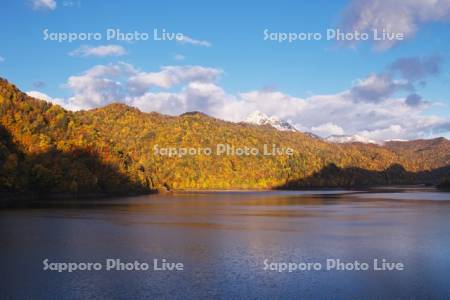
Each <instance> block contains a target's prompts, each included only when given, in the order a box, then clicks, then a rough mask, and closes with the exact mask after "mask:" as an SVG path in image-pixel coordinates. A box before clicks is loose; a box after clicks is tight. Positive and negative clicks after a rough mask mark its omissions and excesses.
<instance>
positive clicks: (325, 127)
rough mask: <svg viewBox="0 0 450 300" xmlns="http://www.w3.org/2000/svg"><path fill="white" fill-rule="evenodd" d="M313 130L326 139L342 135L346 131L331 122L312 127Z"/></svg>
mask: <svg viewBox="0 0 450 300" xmlns="http://www.w3.org/2000/svg"><path fill="white" fill-rule="evenodd" d="M311 130H312V131H314V132H315V133H316V134H317V135H320V136H323V137H326V136H329V135H342V134H344V129H342V127H340V126H338V125H336V124H333V123H331V122H327V123H324V124H321V125H319V126H313V127H311Z"/></svg>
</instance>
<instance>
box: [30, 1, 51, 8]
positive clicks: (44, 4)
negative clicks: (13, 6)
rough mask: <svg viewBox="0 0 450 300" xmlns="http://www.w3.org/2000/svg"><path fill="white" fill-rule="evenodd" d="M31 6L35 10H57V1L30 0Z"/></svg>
mask: <svg viewBox="0 0 450 300" xmlns="http://www.w3.org/2000/svg"><path fill="white" fill-rule="evenodd" d="M30 1H31V6H32V7H33V9H35V10H55V9H56V1H55V0H30Z"/></svg>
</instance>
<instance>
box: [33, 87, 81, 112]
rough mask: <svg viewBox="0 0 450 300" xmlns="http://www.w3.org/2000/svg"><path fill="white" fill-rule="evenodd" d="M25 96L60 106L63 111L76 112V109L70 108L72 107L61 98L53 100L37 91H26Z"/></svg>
mask: <svg viewBox="0 0 450 300" xmlns="http://www.w3.org/2000/svg"><path fill="white" fill-rule="evenodd" d="M26 94H27V95H28V96H30V97H33V98H36V99H40V100H44V101H47V102H51V103H53V104H57V105H60V106H62V107H64V108H65V109H69V110H76V107H72V106H70V105H68V104H67V102H66V101H65V100H64V99H61V98H53V97H50V96H49V95H47V94H44V93H42V92H39V91H28V92H26Z"/></svg>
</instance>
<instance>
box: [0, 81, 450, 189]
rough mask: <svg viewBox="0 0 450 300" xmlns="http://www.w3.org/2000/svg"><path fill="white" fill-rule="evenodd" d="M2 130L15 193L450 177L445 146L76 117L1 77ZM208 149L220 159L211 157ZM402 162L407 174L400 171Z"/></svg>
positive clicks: (123, 109)
mask: <svg viewBox="0 0 450 300" xmlns="http://www.w3.org/2000/svg"><path fill="white" fill-rule="evenodd" d="M0 126H1V128H0V129H1V131H0V132H1V133H2V134H1V139H0V168H1V169H0V189H1V190H6V191H28V192H29V191H40V192H48V193H66V192H70V193H89V192H101V193H119V192H123V193H129V192H149V191H152V190H155V189H160V188H170V189H172V188H173V189H229V188H276V187H289V188H295V187H303V186H341V185H349V186H351V185H360V184H364V185H366V184H369V185H370V184H389V183H420V182H423V183H433V184H436V183H439V182H440V181H442V180H444V178H445V177H446V176H448V174H449V169H448V165H449V154H450V143H449V141H448V140H446V139H436V140H426V141H412V142H390V143H387V145H385V146H383V147H382V146H378V145H364V144H358V143H354V144H333V143H328V142H326V141H323V140H320V139H315V138H312V137H310V136H309V135H307V134H303V133H301V132H289V131H278V130H276V129H274V128H270V127H268V126H257V125H251V124H245V123H231V122H225V121H222V120H218V119H215V118H212V117H209V116H207V115H205V114H202V113H197V112H194V113H186V114H183V115H181V116H177V117H171V116H165V115H161V114H158V113H143V112H141V111H139V110H138V109H135V108H132V107H128V106H126V105H124V104H111V105H108V106H106V107H103V108H98V109H93V110H89V111H79V112H70V111H66V110H64V109H63V108H61V107H59V106H57V105H52V104H50V103H47V102H45V101H41V100H37V99H33V98H31V97H28V96H27V95H25V94H24V93H22V92H20V91H19V90H18V89H17V88H16V87H15V86H13V85H11V84H9V83H8V82H7V81H6V80H1V79H0ZM217 145H228V147H230V148H233V147H234V148H236V147H240V148H244V147H248V148H256V149H258V151H259V152H260V153H263V152H264V145H266V147H267V148H269V149H271V148H272V146H273V145H275V146H276V147H277V148H282V149H286V148H291V149H293V152H294V153H293V155H291V156H290V155H261V154H259V155H241V156H239V155H226V154H222V155H216V153H215V151H216V150H217V147H218V146H217ZM155 147H157V148H158V149H164V148H170V149H172V150H174V149H175V150H178V151H180V149H188V148H189V149H194V150H196V154H198V155H179V156H171V157H169V156H167V155H161V153H155ZM205 149H212V150H213V153H212V154H211V155H207V154H205V153H204V152H205V151H204V150H205ZM394 164H397V166H399V167H394V168H392V167H391V166H392V165H394ZM330 166H331V167H330ZM390 167H391V168H390ZM336 170H338V172H336ZM343 170H353V171H352V172H350V173H349V172H347V171H346V172H343ZM355 170H363V172H357V171H355ZM341 171H342V172H341ZM424 171H427V172H424Z"/></svg>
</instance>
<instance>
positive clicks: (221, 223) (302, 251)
mask: <svg viewBox="0 0 450 300" xmlns="http://www.w3.org/2000/svg"><path fill="white" fill-rule="evenodd" d="M46 259H47V263H52V264H51V266H52V267H51V268H50V269H46V270H44V260H46ZM107 259H111V260H114V259H119V260H120V262H122V263H127V262H129V263H132V264H133V268H136V267H135V265H134V262H135V261H137V262H138V264H139V266H140V267H143V266H145V264H147V266H150V269H148V270H135V269H134V270H116V269H114V268H113V269H111V270H107V269H106V267H107V265H106V260H107ZM154 259H156V261H157V264H158V266H159V267H161V266H169V267H172V266H174V264H175V263H181V264H182V266H183V270H178V271H177V270H154ZM375 259H376V260H377V262H378V264H380V263H381V262H382V261H383V259H384V262H386V265H385V267H386V266H388V267H391V266H400V265H402V266H403V269H402V270H398V269H395V270H374V269H373V263H374V260H375ZM87 262H91V263H97V265H96V266H97V267H98V266H100V267H101V269H100V270H90V271H87V270H84V271H83V270H75V271H73V272H68V271H67V270H66V271H62V272H58V271H57V270H56V269H54V266H58V268H63V266H67V265H68V263H73V266H75V265H76V266H77V267H78V268H83V266H86V265H87V264H86V263H87ZM164 262H166V263H167V264H166V265H165V264H163V263H164ZM328 262H329V263H330V266H327V263H328ZM338 262H340V263H341V264H340V266H341V267H342V268H344V269H345V270H340V269H339V267H338V266H339V263H338ZM0 263H1V267H0V278H1V279H0V280H1V281H0V299H28V298H33V299H51V298H54V299H90V298H99V299H102V298H107V299H139V298H150V299H155V298H161V299H190V298H192V299H241V298H244V299H362V298H364V299H449V298H450V284H449V279H450V193H444V192H438V191H436V190H433V189H425V188H390V187H386V188H379V189H374V190H370V191H268V192H239V191H235V192H179V193H175V194H165V195H162V194H161V195H149V196H139V197H130V198H115V199H107V200H104V199H103V200H89V201H87V200H82V201H81V200H79V201H67V200H64V201H58V202H57V203H55V202H50V201H48V202H45V201H41V202H39V203H34V204H33V205H31V206H30V207H29V208H14V209H3V210H0ZM58 263H59V264H58ZM80 263H84V265H83V264H80ZM172 263H173V264H172ZM333 263H334V264H337V265H338V266H334V267H333V266H332V264H333ZM308 264H309V266H312V265H315V266H316V268H318V267H319V266H320V269H310V270H300V268H306V266H307V265H308ZM357 264H360V265H361V264H363V265H364V264H366V265H368V266H369V267H368V269H367V270H347V268H356V265H357ZM398 264H400V265H398ZM128 266H129V265H128ZM286 266H290V268H291V270H290V271H291V272H289V270H287V269H284V268H285V267H286ZM378 266H380V265H378ZM47 267H48V265H47ZM328 267H329V268H330V269H328ZM52 268H53V269H52ZM295 268H297V269H295Z"/></svg>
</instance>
